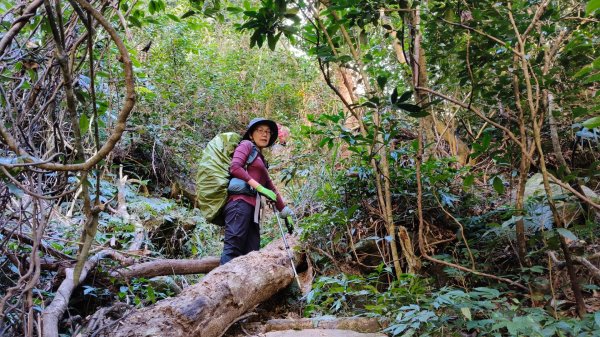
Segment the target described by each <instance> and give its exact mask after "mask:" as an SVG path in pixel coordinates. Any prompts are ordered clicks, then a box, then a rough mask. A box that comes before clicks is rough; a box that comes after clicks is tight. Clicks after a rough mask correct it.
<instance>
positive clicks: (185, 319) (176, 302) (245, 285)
mask: <svg viewBox="0 0 600 337" xmlns="http://www.w3.org/2000/svg"><path fill="white" fill-rule="evenodd" d="M297 242H298V241H297V238H295V237H290V236H288V243H289V245H290V247H294V246H296V245H297ZM297 255H298V254H296V258H295V261H298V258H297ZM293 280H294V273H293V271H292V269H291V267H290V261H289V257H288V255H287V252H286V251H285V247H284V245H283V242H282V240H281V239H280V240H277V241H274V242H272V243H271V244H269V245H267V247H265V248H264V249H262V250H261V251H258V252H252V253H250V254H248V255H245V256H241V257H238V258H235V259H233V260H232V261H231V262H229V263H227V264H225V265H223V266H220V267H218V268H216V269H214V270H212V271H211V272H210V273H209V274H207V275H206V276H205V277H204V278H203V279H202V281H200V283H198V284H196V285H193V286H190V287H189V288H187V289H185V290H184V291H183V292H181V294H179V295H178V296H176V297H173V298H168V299H165V300H162V301H159V302H157V303H156V304H155V305H153V306H150V307H146V308H142V309H140V310H137V311H134V312H133V313H131V314H130V315H127V316H126V317H123V318H122V319H121V321H120V322H119V323H118V324H116V325H112V326H111V327H109V328H107V329H105V331H103V332H102V333H101V336H105V337H109V336H110V337H135V336H140V337H141V336H144V337H150V336H172V337H177V336H186V337H187V336H202V337H218V336H221V334H222V333H223V332H224V331H225V330H226V329H227V328H228V327H229V326H230V325H231V323H233V322H235V321H236V319H237V318H238V317H239V316H241V315H243V314H244V313H245V312H247V311H249V310H251V309H252V308H254V307H256V306H257V305H258V304H260V303H261V302H263V301H265V300H267V299H268V298H270V297H271V296H273V295H274V294H275V293H277V292H278V291H280V290H281V289H284V288H285V287H287V286H288V285H289V284H290V283H292V281H293Z"/></svg>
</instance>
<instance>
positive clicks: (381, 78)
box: [377, 76, 388, 90]
mask: <svg viewBox="0 0 600 337" xmlns="http://www.w3.org/2000/svg"><path fill="white" fill-rule="evenodd" d="M387 80H388V78H387V76H377V85H379V88H381V90H383V89H384V88H385V84H386V83H387Z"/></svg>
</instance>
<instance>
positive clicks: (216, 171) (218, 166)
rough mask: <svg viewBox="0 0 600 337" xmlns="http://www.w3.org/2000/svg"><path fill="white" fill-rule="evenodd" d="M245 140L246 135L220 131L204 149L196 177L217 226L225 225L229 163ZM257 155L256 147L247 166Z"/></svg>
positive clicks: (205, 210) (205, 209)
mask: <svg viewBox="0 0 600 337" xmlns="http://www.w3.org/2000/svg"><path fill="white" fill-rule="evenodd" d="M241 140H242V136H240V135H239V134H237V133H235V132H225V133H220V134H218V135H216V136H215V137H214V138H213V139H212V140H211V141H210V142H208V144H206V148H205V149H204V151H202V158H201V159H200V163H199V165H198V175H197V179H196V190H197V192H196V194H197V196H198V198H197V201H198V206H199V208H200V212H201V213H202V215H203V216H204V218H205V219H206V221H208V222H210V223H213V224H215V225H219V226H223V225H224V224H225V219H224V218H223V214H222V213H223V208H224V206H225V204H226V203H227V197H228V192H227V188H228V186H229V182H230V180H231V176H230V175H229V166H230V165H231V158H232V157H233V152H234V151H235V148H236V147H237V146H238V144H239V143H240V141H241ZM257 155H258V149H256V147H254V148H253V150H252V153H251V154H250V156H248V160H247V161H246V166H248V165H250V164H251V163H252V162H253V161H254V159H256V157H257ZM238 180H239V179H238ZM244 183H245V182H244Z"/></svg>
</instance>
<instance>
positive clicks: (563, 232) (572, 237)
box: [556, 228, 577, 241]
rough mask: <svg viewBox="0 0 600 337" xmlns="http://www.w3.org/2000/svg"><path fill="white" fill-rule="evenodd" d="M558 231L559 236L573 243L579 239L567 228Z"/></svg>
mask: <svg viewBox="0 0 600 337" xmlns="http://www.w3.org/2000/svg"><path fill="white" fill-rule="evenodd" d="M556 231H557V232H558V234H560V236H562V237H563V238H565V239H569V240H572V241H575V240H577V237H576V236H575V234H573V232H571V231H570V230H568V229H566V228H557V229H556Z"/></svg>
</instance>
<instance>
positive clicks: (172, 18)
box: [167, 14, 181, 22]
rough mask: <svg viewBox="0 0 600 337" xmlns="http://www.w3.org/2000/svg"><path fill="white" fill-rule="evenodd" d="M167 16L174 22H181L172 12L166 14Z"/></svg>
mask: <svg viewBox="0 0 600 337" xmlns="http://www.w3.org/2000/svg"><path fill="white" fill-rule="evenodd" d="M167 17H168V18H169V19H171V20H173V21H175V22H181V19H180V18H178V17H177V16H175V15H173V14H167Z"/></svg>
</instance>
